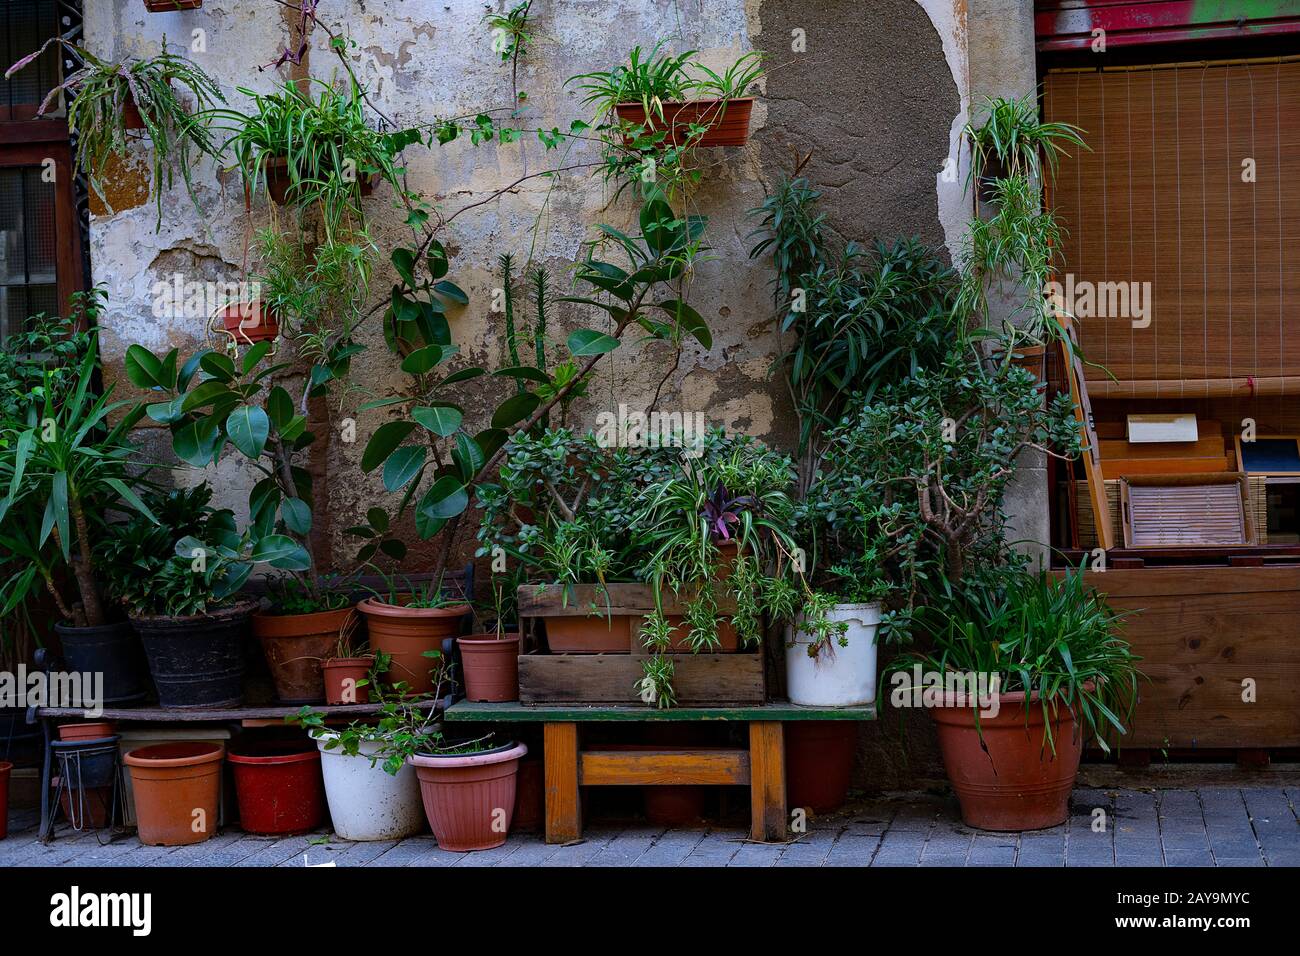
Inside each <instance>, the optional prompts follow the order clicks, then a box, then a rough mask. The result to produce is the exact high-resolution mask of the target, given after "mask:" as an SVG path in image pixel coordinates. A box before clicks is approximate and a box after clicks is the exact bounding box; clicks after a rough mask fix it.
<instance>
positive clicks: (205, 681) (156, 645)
mask: <svg viewBox="0 0 1300 956" xmlns="http://www.w3.org/2000/svg"><path fill="white" fill-rule="evenodd" d="M256 607H257V605H256V604H255V603H254V602H246V603H243V604H239V605H236V606H235V607H232V608H226V609H223V610H220V611H214V612H212V613H211V614H197V615H194V616H193V617H136V618H132V619H131V624H132V625H134V627H135V630H136V633H137V634H139V635H140V640H141V641H142V642H143V643H144V652H145V655H146V656H147V657H148V658H149V671H150V673H152V674H153V682H154V685H155V686H156V687H157V688H158V703H159V704H160V705H161V706H163V707H238V706H239V704H240V703H241V702H242V701H243V699H244V694H243V680H242V678H243V673H244V663H243V662H244V651H243V646H244V641H245V638H246V637H247V634H248V617H249V615H250V614H252V613H253V611H254V609H255V608H256Z"/></svg>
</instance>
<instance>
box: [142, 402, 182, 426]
mask: <svg viewBox="0 0 1300 956" xmlns="http://www.w3.org/2000/svg"><path fill="white" fill-rule="evenodd" d="M184 404H185V398H184V396H182V395H177V396H176V397H175V398H173V399H172V400H171V401H170V402H154V403H153V404H152V405H149V406H148V407H146V408H145V410H144V411H145V414H146V415H148V416H149V417H150V418H152V419H153V420H154V421H156V422H160V423H162V424H163V425H170V424H172V423H173V422H179V421H180V420H181V419H183V418H184V417H185V412H184V411H183V410H182V408H181V406H182V405H184Z"/></svg>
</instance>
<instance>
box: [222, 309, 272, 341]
mask: <svg viewBox="0 0 1300 956" xmlns="http://www.w3.org/2000/svg"><path fill="white" fill-rule="evenodd" d="M221 327H222V328H223V329H225V330H226V333H227V334H229V335H230V336H232V337H233V338H234V340H235V342H236V343H237V344H239V345H252V344H253V343H254V342H273V341H275V339H276V337H277V336H278V335H279V334H280V323H279V320H278V319H277V318H276V314H275V311H274V310H273V309H266V308H263V307H262V303H261V302H260V301H254V302H233V303H231V304H230V305H227V306H226V307H225V308H223V309H222V310H221Z"/></svg>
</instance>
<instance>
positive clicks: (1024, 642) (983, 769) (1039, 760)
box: [890, 568, 1140, 830]
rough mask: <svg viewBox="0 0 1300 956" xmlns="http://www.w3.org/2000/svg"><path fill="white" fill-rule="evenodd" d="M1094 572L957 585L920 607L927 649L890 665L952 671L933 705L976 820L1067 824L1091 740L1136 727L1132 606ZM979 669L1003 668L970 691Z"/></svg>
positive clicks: (1015, 826)
mask: <svg viewBox="0 0 1300 956" xmlns="http://www.w3.org/2000/svg"><path fill="white" fill-rule="evenodd" d="M1083 579H1084V576H1083V569H1082V568H1079V569H1077V570H1072V571H1069V572H1067V573H1065V574H1063V575H1060V576H1055V575H1052V574H1050V573H1049V572H1046V571H1040V572H1039V573H1038V574H1037V575H1033V574H1029V573H1028V572H1023V571H1019V570H1014V569H1013V570H1011V571H1010V572H1008V573H1007V574H1006V575H1004V576H1001V578H1000V579H994V580H993V581H991V582H988V583H986V584H984V585H972V586H968V587H960V586H950V587H947V588H945V594H944V597H945V599H946V600H944V601H942V602H935V603H932V604H930V605H929V606H927V607H926V608H925V609H924V610H923V612H922V613H921V614H920V616H919V618H918V622H919V624H920V626H921V631H922V633H923V634H924V636H925V637H926V638H928V639H929V641H930V644H929V646H928V647H927V649H926V650H923V651H916V652H913V653H911V654H907V655H904V656H902V657H900V658H898V659H897V660H895V661H894V662H893V663H892V664H891V666H890V670H891V671H893V672H895V673H905V672H907V671H909V670H913V671H915V670H919V671H921V672H925V673H929V674H935V675H940V676H941V677H942V678H943V682H944V687H945V691H944V692H943V693H942V694H941V695H936V696H937V697H938V700H936V701H934V702H933V703H931V704H930V705H929V708H928V709H929V712H930V715H931V716H932V717H933V718H934V720H935V723H936V725H937V726H938V728H939V746H940V749H941V750H942V752H943V761H944V768H945V769H946V770H947V772H948V779H949V781H950V782H951V783H952V786H953V789H954V790H955V791H956V792H957V797H958V799H959V800H960V802H961V812H962V819H963V820H964V821H965V822H966V824H967V825H969V826H973V827H977V828H979V829H981V830H1037V829H1042V828H1044V827H1052V826H1057V825H1059V824H1062V823H1064V822H1065V821H1066V819H1067V817H1068V816H1069V805H1070V791H1071V790H1072V789H1073V787H1074V780H1075V776H1076V774H1077V772H1078V769H1079V756H1080V754H1081V753H1082V750H1083V745H1084V742H1085V741H1093V742H1095V743H1096V744H1097V745H1098V746H1100V747H1101V748H1102V749H1103V750H1105V751H1107V752H1109V750H1110V745H1109V742H1108V738H1110V737H1111V735H1112V734H1116V735H1121V736H1122V735H1123V734H1124V733H1125V724H1126V723H1127V721H1128V720H1129V719H1130V717H1131V716H1132V713H1133V708H1134V706H1135V705H1136V700H1137V681H1138V677H1139V676H1140V674H1139V671H1138V669H1137V662H1138V660H1139V658H1137V657H1135V656H1134V655H1133V652H1132V650H1131V649H1130V647H1129V645H1128V643H1127V642H1126V641H1124V640H1123V639H1122V638H1121V637H1120V636H1119V635H1118V633H1117V629H1118V624H1119V621H1120V619H1121V615H1120V614H1118V613H1116V612H1114V611H1112V610H1111V609H1110V608H1109V607H1108V606H1107V604H1106V601H1105V599H1104V598H1103V597H1101V596H1100V595H1098V594H1096V593H1095V592H1094V591H1092V590H1091V589H1089V588H1087V587H1085V585H1084V583H1083ZM974 675H987V676H988V677H989V678H992V680H991V681H990V682H989V685H988V691H987V692H986V693H983V694H980V693H975V694H967V699H964V700H963V699H959V694H961V693H963V692H964V691H965V688H967V687H970V686H974V685H973V684H972V683H971V682H969V680H968V678H970V677H971V676H974ZM954 677H955V678H957V680H954V679H953V678H954ZM963 681H965V683H963ZM953 688H957V690H953ZM913 693H914V694H915V692H913ZM904 697H906V694H904Z"/></svg>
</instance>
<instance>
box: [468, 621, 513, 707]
mask: <svg viewBox="0 0 1300 956" xmlns="http://www.w3.org/2000/svg"><path fill="white" fill-rule="evenodd" d="M456 643H457V644H458V645H460V662H461V666H462V667H463V668H464V677H465V698H466V699H467V700H478V701H490V702H495V703H504V702H505V701H509V700H518V699H519V635H518V634H513V635H507V636H506V637H503V638H496V637H491V636H489V635H487V634H475V635H474V636H473V637H462V638H460V639H458V640H457V641H456Z"/></svg>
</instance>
